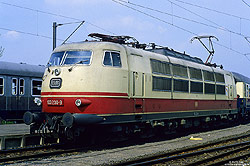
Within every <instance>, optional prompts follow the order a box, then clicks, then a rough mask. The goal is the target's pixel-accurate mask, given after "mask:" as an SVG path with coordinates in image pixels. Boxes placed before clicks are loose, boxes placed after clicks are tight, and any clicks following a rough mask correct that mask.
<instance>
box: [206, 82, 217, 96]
mask: <svg viewBox="0 0 250 166" xmlns="http://www.w3.org/2000/svg"><path fill="white" fill-rule="evenodd" d="M205 94H215V85H214V84H208V83H205Z"/></svg>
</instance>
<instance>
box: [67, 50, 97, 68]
mask: <svg viewBox="0 0 250 166" xmlns="http://www.w3.org/2000/svg"><path fill="white" fill-rule="evenodd" d="M91 54H92V51H89V50H85V51H67V52H66V55H65V60H64V64H65V65H68V64H84V65H89V64H90V59H91Z"/></svg>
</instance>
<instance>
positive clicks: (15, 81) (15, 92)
mask: <svg viewBox="0 0 250 166" xmlns="http://www.w3.org/2000/svg"><path fill="white" fill-rule="evenodd" d="M12 95H17V79H16V78H12Z"/></svg>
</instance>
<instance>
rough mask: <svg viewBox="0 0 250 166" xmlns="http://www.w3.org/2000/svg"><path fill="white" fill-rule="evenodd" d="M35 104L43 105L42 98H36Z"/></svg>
mask: <svg viewBox="0 0 250 166" xmlns="http://www.w3.org/2000/svg"><path fill="white" fill-rule="evenodd" d="M34 102H35V103H36V105H38V106H40V105H42V100H41V98H38V97H36V98H35V99H34Z"/></svg>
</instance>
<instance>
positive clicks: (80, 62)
mask: <svg viewBox="0 0 250 166" xmlns="http://www.w3.org/2000/svg"><path fill="white" fill-rule="evenodd" d="M88 61H89V60H81V61H78V62H76V63H74V64H73V65H72V66H71V67H70V68H69V69H68V70H69V72H71V71H72V69H73V68H74V67H75V66H76V65H77V64H82V63H83V62H88Z"/></svg>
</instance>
